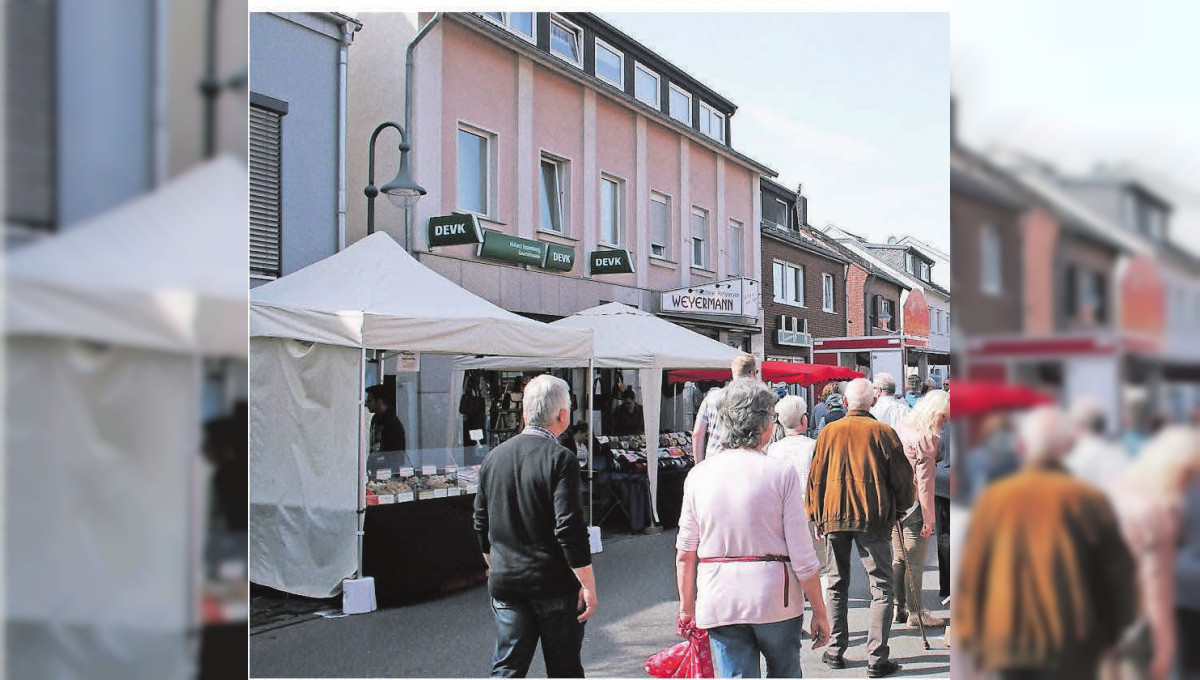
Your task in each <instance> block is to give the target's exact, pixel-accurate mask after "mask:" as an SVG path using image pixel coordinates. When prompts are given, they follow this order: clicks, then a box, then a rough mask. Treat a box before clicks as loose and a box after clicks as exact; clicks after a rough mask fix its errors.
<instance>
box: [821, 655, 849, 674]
mask: <svg viewBox="0 0 1200 680" xmlns="http://www.w3.org/2000/svg"><path fill="white" fill-rule="evenodd" d="M821 661H823V662H824V663H825V665H826V666H829V667H830V668H833V669H835V670H839V669H842V668H845V667H846V660H845V659H843V658H842V655H841V654H838V653H836V652H832V651H827V652H825V653H824V654H822V655H821Z"/></svg>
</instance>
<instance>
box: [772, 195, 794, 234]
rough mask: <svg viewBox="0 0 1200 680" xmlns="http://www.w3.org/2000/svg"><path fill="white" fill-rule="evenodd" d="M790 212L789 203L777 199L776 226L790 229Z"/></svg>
mask: <svg viewBox="0 0 1200 680" xmlns="http://www.w3.org/2000/svg"><path fill="white" fill-rule="evenodd" d="M790 212H791V211H790V210H788V204H787V201H781V200H779V199H778V198H777V199H775V225H776V226H778V227H779V228H780V229H788V228H789V225H788V222H789V221H790V220H788V213H790Z"/></svg>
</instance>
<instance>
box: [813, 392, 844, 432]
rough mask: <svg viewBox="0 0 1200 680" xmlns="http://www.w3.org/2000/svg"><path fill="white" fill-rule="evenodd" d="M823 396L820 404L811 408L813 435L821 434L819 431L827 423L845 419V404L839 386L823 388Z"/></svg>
mask: <svg viewBox="0 0 1200 680" xmlns="http://www.w3.org/2000/svg"><path fill="white" fill-rule="evenodd" d="M823 394H824V397H823V398H822V399H821V403H819V404H817V405H816V407H815V408H813V418H812V420H813V424H812V425H813V432H814V434H815V435H819V434H821V430H822V429H824V428H825V426H826V425H828V424H829V423H833V422H836V421H838V420H841V419H842V418H844V417H846V402H845V400H843V399H842V390H841V386H840V385H838V384H836V383H829V384H828V385H826V386H825V391H824V392H823Z"/></svg>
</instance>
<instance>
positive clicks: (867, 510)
mask: <svg viewBox="0 0 1200 680" xmlns="http://www.w3.org/2000/svg"><path fill="white" fill-rule="evenodd" d="M874 403H875V389H874V388H873V387H872V385H871V383H870V382H869V381H868V380H866V379H865V378H858V379H856V380H853V381H851V382H850V383H849V385H848V386H847V388H846V404H847V406H849V407H850V410H849V411H848V412H847V414H846V417H845V418H842V419H841V420H839V421H837V422H835V423H830V424H829V425H826V426H825V429H823V430H822V431H821V434H820V435H819V436H818V437H817V444H816V449H815V451H814V453H813V460H812V466H811V467H810V468H809V473H808V490H807V493H806V494H805V499H804V507H805V512H806V513H807V515H808V518H809V520H810V521H812V522H813V523H814V524H815V525H816V527H817V533H818V534H819V535H821V536H824V537H825V543H826V546H827V550H828V558H827V559H828V562H829V588H828V593H829V606H830V609H831V610H832V612H831V614H832V623H833V644H832V647H831V648H830V649H829V650H828V651H826V652H825V654H824V655H823V656H822V658H821V660H822V661H824V662H825V664H826V665H828V666H829V667H830V668H834V669H839V668H845V666H846V661H845V659H844V658H843V656H844V654H845V652H846V648H847V647H848V646H849V644H850V629H849V622H848V620H847V607H848V604H849V603H848V599H847V598H848V596H849V590H850V548H851V545H852V544H857V545H858V554H859V557H860V558H861V560H862V564H863V567H864V568H865V569H866V571H867V577H868V578H869V580H870V584H871V612H870V619H869V625H868V630H867V658H868V661H867V675H868V676H869V677H872V678H882V677H885V676H888V675H892V674H893V673H895V672H896V671H898V670H900V665H899V664H897V663H896V662H895V661H892V660H891V659H890V658H889V654H890V649H889V647H888V636H889V634H890V633H891V625H892V543H891V532H892V526H893V525H894V524H895V522H896V520H897V519H898V518H899V517H900V515H901V513H903V511H904V510H905V509H906V508H908V507H909V506H911V505H912V502H913V495H914V494H913V491H914V488H915V486H914V484H913V471H912V466H910V465H909V464H908V459H907V458H905V456H904V445H903V444H902V443H901V442H900V438H899V437H898V436H897V435H896V431H895V430H893V429H892V428H891V427H889V426H887V425H885V424H884V423H881V422H879V421H877V420H875V418H874V417H873V416H872V415H871V412H870V408H871V406H872V405H873V404H874Z"/></svg>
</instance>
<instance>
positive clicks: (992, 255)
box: [979, 224, 1004, 295]
mask: <svg viewBox="0 0 1200 680" xmlns="http://www.w3.org/2000/svg"><path fill="white" fill-rule="evenodd" d="M979 244H980V253H979V261H980V267H979V276H980V282H979V286H980V288H981V289H982V290H983V292H985V293H991V294H992V295H1000V293H1001V292H1002V290H1001V289H1002V287H1003V279H1002V278H1001V276H1000V272H1001V265H1002V264H1003V257H1004V254H1003V252H1002V250H1001V247H1002V246H1001V243H1000V232H999V231H998V230H997V229H996V228H995V227H993V226H992V225H990V224H985V225H983V227H982V228H981V229H980V230H979Z"/></svg>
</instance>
